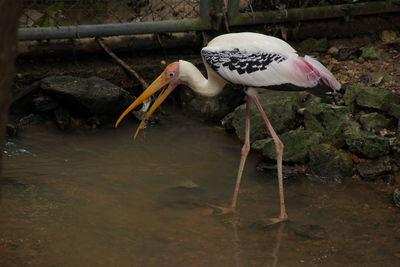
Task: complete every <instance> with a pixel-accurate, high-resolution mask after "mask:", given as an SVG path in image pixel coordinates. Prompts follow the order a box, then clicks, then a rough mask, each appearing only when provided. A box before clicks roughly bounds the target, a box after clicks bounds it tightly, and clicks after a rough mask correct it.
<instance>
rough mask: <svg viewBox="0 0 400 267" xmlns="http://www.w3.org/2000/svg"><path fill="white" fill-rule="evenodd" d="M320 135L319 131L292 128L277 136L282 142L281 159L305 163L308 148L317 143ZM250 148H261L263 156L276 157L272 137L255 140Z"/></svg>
mask: <svg viewBox="0 0 400 267" xmlns="http://www.w3.org/2000/svg"><path fill="white" fill-rule="evenodd" d="M321 137H322V134H321V133H316V132H312V131H307V130H301V129H299V130H294V131H289V132H286V133H284V134H282V135H280V136H279V138H280V139H281V141H282V142H283V144H284V146H285V147H284V150H283V160H284V161H286V162H295V163H305V162H306V161H307V160H308V150H309V148H310V147H311V146H313V145H315V144H318V143H319V142H320V139H321ZM252 148H253V149H255V150H261V152H262V154H263V156H264V157H267V158H269V159H276V155H275V144H274V141H273V139H272V138H267V139H262V140H257V141H256V142H254V143H253V145H252Z"/></svg>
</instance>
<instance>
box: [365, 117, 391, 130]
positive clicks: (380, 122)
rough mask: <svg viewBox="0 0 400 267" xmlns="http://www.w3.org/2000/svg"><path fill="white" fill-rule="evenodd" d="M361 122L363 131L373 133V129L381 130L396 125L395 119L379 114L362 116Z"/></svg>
mask: <svg viewBox="0 0 400 267" xmlns="http://www.w3.org/2000/svg"><path fill="white" fill-rule="evenodd" d="M360 122H361V125H362V127H363V129H364V130H366V131H371V130H372V129H378V130H379V129H383V128H388V127H391V126H393V125H394V119H392V118H388V117H386V116H385V115H383V114H380V113H377V112H372V113H367V114H362V115H361V116H360Z"/></svg>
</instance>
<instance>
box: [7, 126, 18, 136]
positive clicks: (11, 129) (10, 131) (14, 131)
mask: <svg viewBox="0 0 400 267" xmlns="http://www.w3.org/2000/svg"><path fill="white" fill-rule="evenodd" d="M6 133H7V136H8V137H15V136H17V135H18V128H17V127H16V126H15V125H13V124H10V123H8V124H7V127H6Z"/></svg>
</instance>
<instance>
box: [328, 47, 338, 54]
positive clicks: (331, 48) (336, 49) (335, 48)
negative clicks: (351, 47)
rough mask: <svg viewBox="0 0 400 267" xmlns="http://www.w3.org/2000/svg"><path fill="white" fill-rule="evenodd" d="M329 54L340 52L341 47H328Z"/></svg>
mask: <svg viewBox="0 0 400 267" xmlns="http://www.w3.org/2000/svg"><path fill="white" fill-rule="evenodd" d="M328 54H331V55H337V54H339V48H337V47H336V46H332V47H330V48H329V49H328Z"/></svg>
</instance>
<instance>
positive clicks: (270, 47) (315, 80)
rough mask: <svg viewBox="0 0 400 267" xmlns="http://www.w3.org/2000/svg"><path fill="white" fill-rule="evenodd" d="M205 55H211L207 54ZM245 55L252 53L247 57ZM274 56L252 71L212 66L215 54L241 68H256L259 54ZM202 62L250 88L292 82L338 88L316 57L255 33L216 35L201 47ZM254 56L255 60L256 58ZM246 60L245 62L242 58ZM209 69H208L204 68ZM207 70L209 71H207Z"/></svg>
mask: <svg viewBox="0 0 400 267" xmlns="http://www.w3.org/2000/svg"><path fill="white" fill-rule="evenodd" d="M207 54H211V55H210V57H209V58H208V57H207ZM246 55H254V56H253V57H252V58H251V60H250V57H248V56H247V57H246ZM268 55H271V56H275V58H276V57H277V56H278V59H282V58H284V60H278V61H277V60H273V61H271V62H270V63H269V64H268V65H267V68H265V69H262V70H257V71H253V72H244V73H240V72H238V71H237V70H236V69H232V66H227V65H226V64H225V65H220V66H219V67H218V69H216V65H217V63H218V62H217V60H218V57H219V58H220V60H221V63H223V62H224V61H226V60H230V61H232V60H239V61H242V62H241V63H243V64H245V65H244V66H243V67H244V68H246V67H249V65H253V66H255V67H259V66H260V65H258V64H259V63H260V61H262V60H263V57H264V58H266V57H267V56H268ZM202 56H203V60H204V63H205V64H206V65H209V67H211V68H212V69H213V70H214V71H216V72H217V73H218V74H219V75H221V76H222V77H223V78H224V79H225V80H226V81H228V82H231V83H234V84H242V85H245V86H252V87H268V86H274V85H282V84H292V85H294V86H297V87H304V88H310V87H315V86H317V85H318V84H319V83H322V84H325V85H327V86H329V87H330V88H332V90H338V89H340V84H339V82H338V81H337V80H336V79H335V77H334V76H333V75H332V73H331V72H330V71H329V70H328V69H326V68H325V67H324V66H323V65H322V64H321V63H319V62H318V61H317V60H316V59H313V58H312V57H309V56H304V57H303V56H299V55H298V53H297V52H296V50H295V49H294V48H293V47H291V46H290V45H289V44H288V43H286V42H285V41H283V40H281V39H278V38H275V37H271V36H267V35H263V34H258V33H231V34H224V35H221V36H218V37H216V38H214V39H213V40H211V41H210V43H209V44H208V45H207V46H206V47H204V48H203V49H202ZM257 59H258V60H257ZM246 60H247V61H246ZM208 72H209V71H208ZM209 73H210V72H209Z"/></svg>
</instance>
